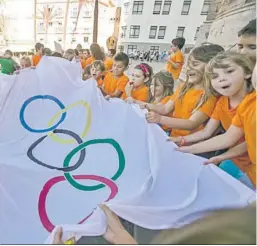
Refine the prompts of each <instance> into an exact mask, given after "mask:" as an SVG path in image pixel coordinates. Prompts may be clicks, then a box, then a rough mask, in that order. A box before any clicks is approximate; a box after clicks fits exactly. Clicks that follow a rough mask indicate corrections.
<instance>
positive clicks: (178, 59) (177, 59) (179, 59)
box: [167, 50, 184, 79]
mask: <svg viewBox="0 0 257 246" xmlns="http://www.w3.org/2000/svg"><path fill="white" fill-rule="evenodd" d="M170 61H172V62H174V63H179V67H178V68H173V67H172V65H171V64H170V63H167V71H168V72H170V73H171V74H172V76H173V79H178V78H179V75H180V72H181V70H182V67H183V64H184V56H183V54H182V52H181V51H180V50H178V51H177V52H176V53H174V54H173V55H171V56H170Z"/></svg>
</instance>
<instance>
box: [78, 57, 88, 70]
mask: <svg viewBox="0 0 257 246" xmlns="http://www.w3.org/2000/svg"><path fill="white" fill-rule="evenodd" d="M80 63H81V67H82V68H83V69H85V68H86V66H87V61H86V60H84V59H81V60H80Z"/></svg>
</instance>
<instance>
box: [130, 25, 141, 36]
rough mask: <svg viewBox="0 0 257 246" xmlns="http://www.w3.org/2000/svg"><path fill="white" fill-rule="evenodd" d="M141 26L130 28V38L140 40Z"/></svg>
mask: <svg viewBox="0 0 257 246" xmlns="http://www.w3.org/2000/svg"><path fill="white" fill-rule="evenodd" d="M139 34H140V26H130V33H129V37H130V38H139Z"/></svg>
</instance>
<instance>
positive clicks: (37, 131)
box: [20, 95, 66, 133]
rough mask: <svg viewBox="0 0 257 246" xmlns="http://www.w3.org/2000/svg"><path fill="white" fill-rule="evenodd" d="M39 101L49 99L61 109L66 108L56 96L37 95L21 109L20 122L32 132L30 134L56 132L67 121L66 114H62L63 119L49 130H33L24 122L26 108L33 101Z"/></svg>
mask: <svg viewBox="0 0 257 246" xmlns="http://www.w3.org/2000/svg"><path fill="white" fill-rule="evenodd" d="M37 99H42V100H43V99H48V100H51V101H54V102H55V103H56V104H57V105H58V106H59V107H60V108H61V109H64V108H65V106H64V105H63V104H62V102H61V101H60V100H59V99H57V98H56V97H54V96H50V95H37V96H34V97H31V98H29V99H28V100H26V101H25V102H24V103H23V105H22V107H21V110H20V122H21V124H22V126H23V127H24V128H25V129H26V130H28V131H30V132H34V133H44V132H49V131H52V130H54V129H55V128H56V127H58V126H59V125H60V124H61V123H62V122H63V121H64V120H65V117H66V113H64V114H62V117H61V119H60V120H59V121H58V122H57V123H56V124H55V125H53V126H49V128H47V129H39V130H37V129H33V128H31V127H30V126H29V125H28V124H27V123H26V121H25V120H24V113H25V109H26V107H27V106H28V105H29V104H30V103H31V102H33V101H35V100H37Z"/></svg>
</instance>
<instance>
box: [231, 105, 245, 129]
mask: <svg viewBox="0 0 257 246" xmlns="http://www.w3.org/2000/svg"><path fill="white" fill-rule="evenodd" d="M232 125H234V126H236V127H239V128H243V123H242V121H241V119H240V110H239V109H238V110H237V113H236V115H235V117H234V118H233V120H232Z"/></svg>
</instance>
